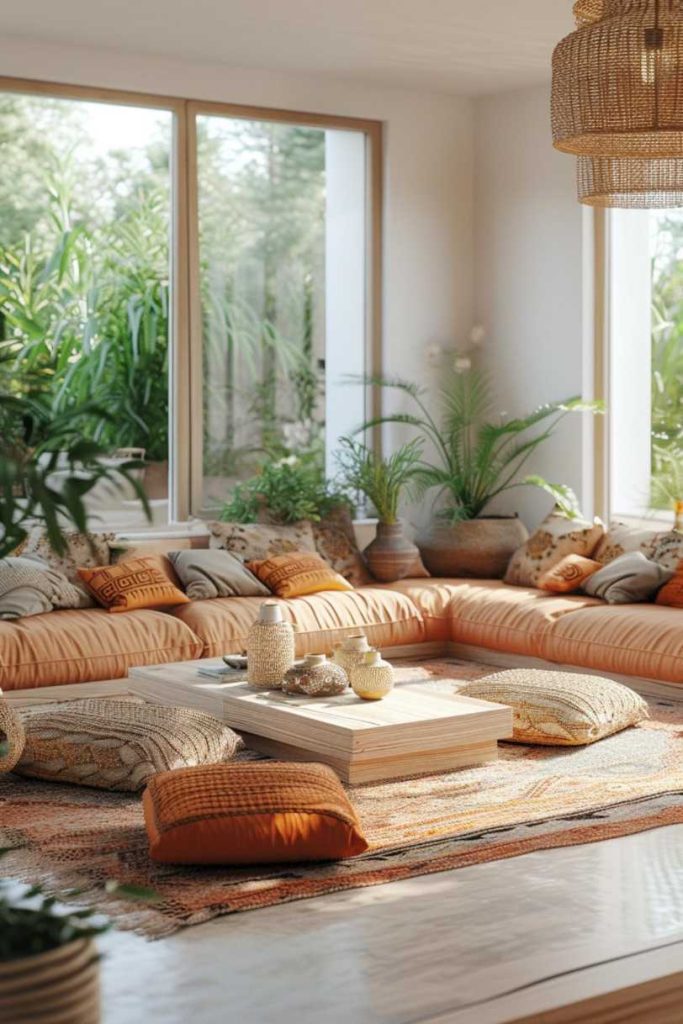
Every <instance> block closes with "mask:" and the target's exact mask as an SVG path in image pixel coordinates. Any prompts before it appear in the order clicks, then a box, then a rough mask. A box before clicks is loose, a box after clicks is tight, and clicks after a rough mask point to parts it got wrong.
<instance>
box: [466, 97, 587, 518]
mask: <svg viewBox="0 0 683 1024" xmlns="http://www.w3.org/2000/svg"><path fill="white" fill-rule="evenodd" d="M474 117H475V319H476V320H477V321H478V322H481V323H482V324H484V325H485V327H486V330H487V340H486V342H485V345H484V349H483V351H482V362H483V364H484V365H485V366H486V367H487V368H488V369H489V370H490V371H491V373H492V375H493V377H494V380H495V384H496V397H497V401H498V408H499V409H500V410H504V411H506V412H508V413H514V414H520V413H524V412H527V411H531V409H533V408H535V407H536V406H538V405H541V404H543V403H545V402H548V401H551V400H556V399H561V398H565V397H569V396H570V395H574V394H580V393H581V392H582V390H583V385H584V377H585V376H586V371H585V367H586V366H587V365H588V364H589V362H590V360H589V359H588V358H587V356H588V353H587V352H586V351H585V350H584V348H585V343H584V335H585V333H586V332H585V330H584V327H585V324H584V301H587V299H588V296H587V295H585V291H586V288H585V285H584V280H583V278H584V269H583V267H584V259H585V258H587V253H586V252H584V242H585V241H587V240H589V239H590V235H591V233H590V230H586V227H587V226H589V224H590V220H589V215H586V213H585V212H584V211H582V208H581V207H580V206H579V204H578V203H577V199H576V188H575V182H574V160H573V158H571V157H569V156H566V155H563V154H560V153H557V152H556V151H555V150H553V148H552V142H551V137H550V97H549V90H548V89H546V88H545V87H541V88H533V89H528V90H522V91H519V92H511V93H506V94H504V95H496V96H491V97H486V98H483V99H481V100H478V101H477V102H476V103H475V115H474ZM585 419H588V417H583V416H580V415H576V416H572V417H570V418H569V420H568V421H566V422H565V423H564V424H563V425H562V427H561V428H560V431H559V433H558V435H557V437H556V438H554V439H553V440H552V441H551V442H550V443H548V444H547V446H546V447H545V448H543V449H542V450H541V451H540V452H539V453H538V455H535V456H533V458H532V460H531V461H530V462H529V464H528V466H527V467H526V470H528V471H530V472H534V473H540V474H541V475H543V476H546V477H547V478H549V479H550V480H552V481H553V482H557V483H567V484H569V485H570V486H572V487H573V488H574V489H575V490H576V492H577V494H579V497H580V498H582V499H583V500H584V511H586V512H590V511H591V508H590V504H591V495H590V486H589V472H588V471H589V466H588V462H589V459H588V458H586V457H584V447H585V446H586V445H585V442H586V438H585V437H584V433H585V431H586V430H588V431H589V430H590V424H585V423H584V422H583V421H584V420H585ZM551 504H552V501H551V500H550V499H549V498H547V497H546V496H544V495H543V494H542V493H540V492H536V491H534V490H533V489H531V488H524V489H520V490H518V491H513V492H512V493H511V494H510V495H508V496H506V497H505V499H504V501H503V502H502V505H501V507H502V508H503V509H504V510H505V511H519V512H520V513H521V514H522V515H523V517H524V518H525V520H526V521H527V523H528V524H530V525H535V524H536V523H537V522H538V520H539V519H540V518H541V516H542V515H543V514H544V513H545V512H546V511H547V509H548V507H549V506H550V505H551Z"/></svg>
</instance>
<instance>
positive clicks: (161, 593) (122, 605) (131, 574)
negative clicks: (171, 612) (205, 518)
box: [78, 555, 190, 613]
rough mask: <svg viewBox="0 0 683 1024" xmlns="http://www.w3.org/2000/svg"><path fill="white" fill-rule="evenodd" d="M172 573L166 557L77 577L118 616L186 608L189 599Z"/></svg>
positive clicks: (83, 571)
mask: <svg viewBox="0 0 683 1024" xmlns="http://www.w3.org/2000/svg"><path fill="white" fill-rule="evenodd" d="M169 571H171V566H170V562H169V561H168V559H167V558H165V557H164V556H163V555H144V556H142V557H141V558H127V559H125V561H123V562H118V563H117V564H116V565H100V566H96V567H95V568H94V569H79V570H78V575H79V576H80V578H81V579H82V580H83V582H84V583H85V585H86V587H87V588H88V590H89V591H90V593H91V594H92V596H93V597H94V598H95V600H96V601H97V602H98V603H99V604H101V605H102V607H104V608H106V609H107V611H109V612H115V613H119V612H132V611H135V610H136V609H140V608H168V607H172V606H173V605H176V604H187V603H188V602H189V600H190V599H189V597H188V596H187V594H184V593H183V592H182V590H179V589H178V587H177V586H176V585H175V583H174V581H173V580H172V579H171V577H170V575H169Z"/></svg>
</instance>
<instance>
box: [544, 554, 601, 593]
mask: <svg viewBox="0 0 683 1024" xmlns="http://www.w3.org/2000/svg"><path fill="white" fill-rule="evenodd" d="M600 567H601V566H600V563H599V562H596V561H594V560H593V559H592V558H584V556H583V555H565V556H564V558H562V559H561V560H560V561H559V562H558V563H557V565H554V566H553V567H552V569H549V570H548V571H547V572H544V573H543V575H542V576H541V578H540V580H539V581H538V588H539V590H548V591H549V592H550V593H551V594H572V593H573V592H574V591H576V590H580V589H581V587H582V586H583V584H584V583H585V582H586V580H587V579H590V577H591V576H592V575H593V573H595V572H597V571H598V569H600Z"/></svg>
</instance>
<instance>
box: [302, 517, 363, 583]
mask: <svg viewBox="0 0 683 1024" xmlns="http://www.w3.org/2000/svg"><path fill="white" fill-rule="evenodd" d="M312 527H313V538H314V541H315V548H316V551H317V552H318V554H319V555H320V557H321V558H324V559H325V561H326V562H327V564H328V565H330V566H331V567H332V568H333V569H334V571H335V572H338V573H339V575H340V576H343V577H344V579H345V580H348V581H349V583H351V584H352V585H353V586H354V587H362V586H364V585H365V584H367V583H371V582H372V576H371V575H370V573H369V571H368V567H367V566H366V564H365V560H364V559H363V556H362V554H361V553H360V550H359V548H358V544H357V542H356V534H355V531H354V529H353V521H352V519H351V514H350V512H349V510H348V509H347V508H346V507H344V506H340V507H339V508H335V509H333V510H332V511H331V512H330V513H329V514H328V515H326V516H325V517H324V519H321V520H320V522H319V523H313V524H312Z"/></svg>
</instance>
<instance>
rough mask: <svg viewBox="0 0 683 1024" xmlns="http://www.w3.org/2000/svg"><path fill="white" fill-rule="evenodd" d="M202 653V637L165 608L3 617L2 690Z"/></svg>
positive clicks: (112, 673) (115, 674) (80, 679)
mask: <svg viewBox="0 0 683 1024" xmlns="http://www.w3.org/2000/svg"><path fill="white" fill-rule="evenodd" d="M201 656H202V643H201V640H199V639H198V638H197V637H196V636H194V635H193V633H192V632H191V630H190V629H188V627H187V626H186V625H184V623H182V622H180V621H179V620H178V619H176V618H174V617H173V616H172V615H167V614H164V613H163V612H155V611H137V612H131V613H130V614H129V615H109V613H108V612H106V611H104V609H101V608H87V609H68V610H65V611H55V612H49V613H48V614H47V615H32V616H30V617H29V618H26V619H18V620H17V621H15V622H0V689H3V690H21V689H28V688H31V687H34V686H57V685H61V684H66V683H86V682H94V681H96V680H99V679H121V678H123V677H125V676H126V675H127V674H128V669H129V668H132V667H133V666H135V665H156V664H161V663H162V662H163V663H167V662H170V661H186V660H188V659H190V658H201Z"/></svg>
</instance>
